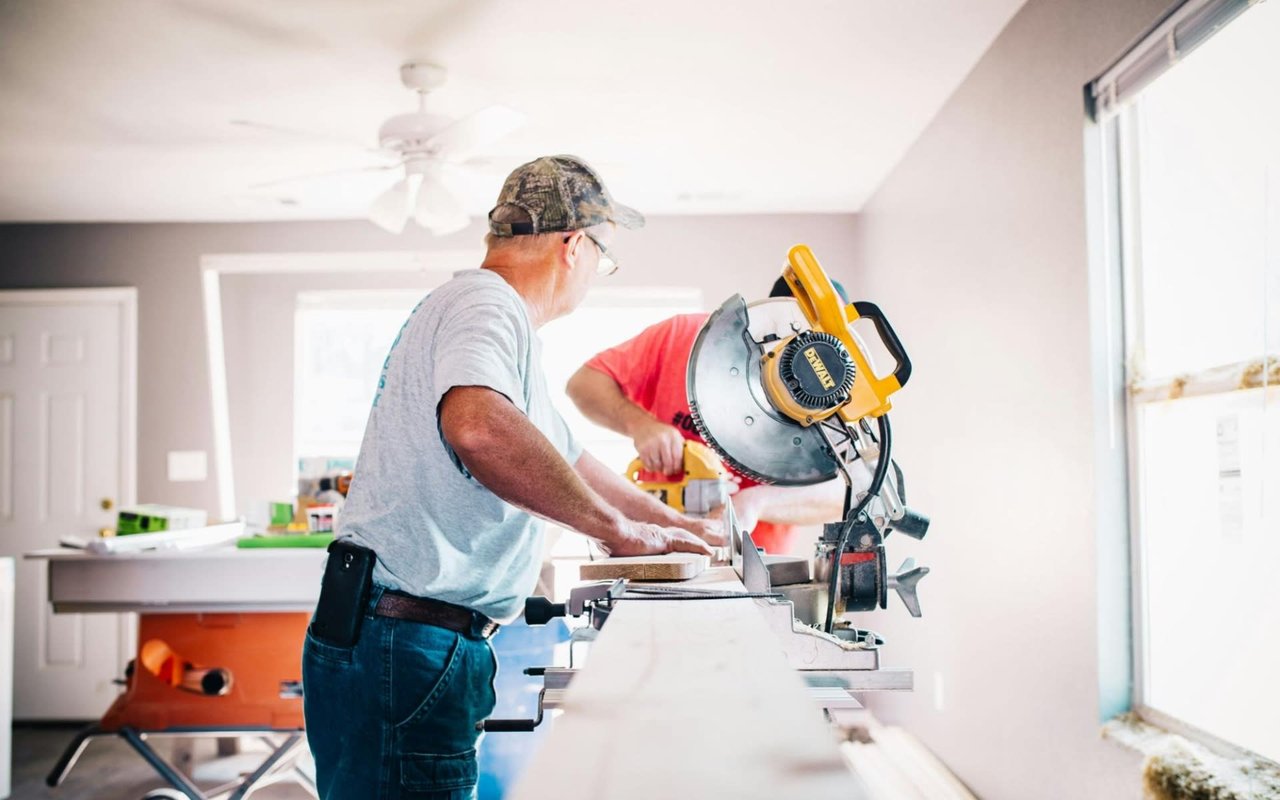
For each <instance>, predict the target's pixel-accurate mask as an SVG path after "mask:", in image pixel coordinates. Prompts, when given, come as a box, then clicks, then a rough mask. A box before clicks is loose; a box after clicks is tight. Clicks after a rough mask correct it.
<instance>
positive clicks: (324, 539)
mask: <svg viewBox="0 0 1280 800" xmlns="http://www.w3.org/2000/svg"><path fill="white" fill-rule="evenodd" d="M332 541H333V534H332V533H282V534H280V535H272V536H250V537H248V538H245V539H241V540H240V541H238V542H236V547H328V546H329V543H330V542H332Z"/></svg>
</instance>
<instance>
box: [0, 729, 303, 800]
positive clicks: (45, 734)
mask: <svg viewBox="0 0 1280 800" xmlns="http://www.w3.org/2000/svg"><path fill="white" fill-rule="evenodd" d="M75 731H76V729H75V728H73V727H65V728H63V727H25V726H15V727H14V730H13V794H12V795H11V797H12V798H13V800H29V799H31V800H34V799H35V798H56V799H57V800H90V798H92V800H141V798H142V797H143V796H144V795H146V794H147V792H149V791H151V790H153V789H159V788H163V787H164V786H165V785H166V784H165V783H164V782H163V781H162V780H161V779H160V777H159V775H157V774H156V772H155V771H154V770H153V769H152V768H151V767H150V766H149V765H148V764H147V763H146V762H145V761H143V760H142V758H141V757H140V756H139V755H138V754H137V753H136V752H134V750H133V748H131V747H130V746H129V745H128V744H127V743H125V741H124V740H123V739H119V738H114V737H112V738H107V737H104V738H100V739H95V740H93V741H91V742H90V743H89V746H88V748H87V749H86V750H85V752H84V754H83V755H82V756H81V757H80V761H79V762H78V763H77V764H76V766H75V768H74V769H72V770H71V773H70V774H69V775H68V776H67V779H66V780H65V781H64V782H63V784H62V785H61V786H59V787H58V788H57V789H50V788H49V787H47V786H45V783H44V779H45V775H47V774H48V772H49V770H50V769H51V768H52V767H53V764H54V762H56V761H57V760H58V757H59V756H60V755H62V750H63V748H65V747H66V745H67V743H68V742H70V741H71V738H72V736H73V735H74V734H75ZM242 741H244V742H245V746H246V747H253V746H255V743H254V742H252V740H242ZM173 743H174V740H166V739H159V740H153V741H152V744H153V745H154V746H155V748H156V750H157V751H159V752H160V754H161V755H163V756H164V757H165V758H166V759H170V758H171V750H172V747H173ZM194 756H195V761H196V763H197V765H198V766H197V767H196V775H197V777H198V778H200V777H209V778H210V779H211V780H208V781H200V784H201V786H202V787H203V788H210V787H212V786H214V785H216V784H218V783H220V782H222V781H224V780H227V779H228V778H229V777H231V776H234V775H235V774H236V773H243V772H247V771H249V770H252V769H253V768H254V767H256V766H257V763H259V762H260V760H261V758H260V754H259V753H256V752H253V753H251V752H246V753H245V754H244V755H241V756H234V757H232V758H229V759H220V760H215V756H216V745H215V742H214V741H213V740H212V739H205V740H199V741H198V742H197V743H196V745H195V748H194ZM218 773H222V774H218ZM252 797H253V798H254V800H302V798H309V797H311V795H309V794H307V793H306V792H305V791H304V790H303V789H302V788H301V787H300V786H298V785H296V784H294V783H279V784H276V785H273V786H267V787H265V788H263V789H261V790H259V791H256V792H254V793H253V795H252Z"/></svg>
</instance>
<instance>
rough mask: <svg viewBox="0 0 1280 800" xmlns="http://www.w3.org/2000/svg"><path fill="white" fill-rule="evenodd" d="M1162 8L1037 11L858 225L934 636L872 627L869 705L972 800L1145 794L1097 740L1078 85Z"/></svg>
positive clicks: (926, 628)
mask: <svg viewBox="0 0 1280 800" xmlns="http://www.w3.org/2000/svg"><path fill="white" fill-rule="evenodd" d="M1165 6H1166V0H1124V1H1123V2H1113V1H1112V0H1081V1H1080V2H1065V1H1064V0H1030V2H1028V3H1027V5H1026V6H1025V7H1024V8H1023V9H1022V10H1021V11H1020V12H1019V13H1018V14H1017V16H1015V17H1014V19H1013V20H1012V21H1011V22H1010V23H1009V25H1008V26H1007V27H1006V29H1005V30H1004V31H1003V32H1002V33H1001V35H1000V36H999V37H998V39H997V40H996V41H995V43H994V44H993V45H992V47H991V49H990V50H989V51H988V52H987V54H986V55H985V56H984V57H983V58H982V60H981V61H980V62H979V63H978V65H977V66H976V67H975V68H974V70H973V72H972V73H971V74H970V75H969V77H968V78H967V79H966V80H965V81H964V83H963V84H962V85H961V86H960V88H959V89H958V90H957V91H956V93H955V94H954V95H953V96H952V98H951V99H950V100H949V101H948V103H947V104H946V105H945V106H944V107H943V109H942V110H941V112H940V113H939V114H938V116H937V118H936V119H935V120H934V121H933V123H932V124H931V125H930V126H929V127H928V129H927V130H926V132H925V133H924V134H923V135H922V136H921V138H920V139H919V140H918V141H917V143H916V144H915V145H914V146H913V147H912V148H911V150H910V151H909V152H908V154H907V156H906V157H905V159H904V160H903V161H902V162H901V163H900V164H899V165H898V166H897V168H896V169H895V170H894V171H893V173H892V174H891V175H890V177H889V178H888V180H887V181H886V182H885V183H884V184H883V185H882V187H881V188H880V190H879V191H878V192H877V193H876V194H875V196H874V197H873V199H872V200H871V202H870V203H869V204H868V205H867V207H866V208H865V209H864V212H863V213H862V214H860V215H858V217H857V219H856V221H855V236H856V238H857V240H858V242H859V247H860V250H859V258H858V261H859V262H860V263H865V264H866V271H865V273H864V274H863V276H862V279H863V281H864V284H863V286H864V289H865V293H866V294H867V295H868V296H870V297H873V298H874V299H876V300H877V301H878V302H879V303H880V304H881V305H882V307H883V308H884V309H885V310H886V312H888V313H889V314H890V316H891V318H892V320H893V321H894V324H895V326H896V327H897V329H898V331H899V333H900V334H901V335H902V337H903V339H904V341H905V343H906V346H907V349H908V350H909V352H910V354H911V356H912V359H913V361H914V365H915V372H914V374H913V377H912V379H911V382H910V384H909V385H908V386H907V388H906V390H905V391H903V392H902V393H901V395H900V399H899V400H897V401H895V413H894V414H893V415H892V416H893V418H894V421H895V423H896V425H895V434H896V436H895V443H896V445H897V448H896V453H897V455H898V458H899V460H900V462H901V465H902V467H903V469H904V470H905V471H906V476H907V486H908V500H909V501H910V502H911V503H912V505H917V506H919V508H920V509H921V510H922V511H925V512H927V513H929V514H931V515H932V516H933V518H934V522H933V529H932V531H931V532H930V534H929V537H928V539H926V540H925V541H924V542H922V543H917V542H911V541H907V542H896V543H891V547H890V553H891V556H892V558H893V559H894V560H895V562H896V559H900V558H903V557H906V556H916V557H917V558H919V559H920V560H922V561H923V562H925V563H929V564H932V565H933V566H934V567H935V569H934V572H933V573H932V574H931V575H929V576H928V578H926V579H925V581H924V583H923V584H922V588H921V602H922V605H923V607H924V612H925V616H924V618H923V619H920V620H911V619H908V618H907V617H906V614H905V613H903V612H902V611H901V609H900V608H899V609H897V610H896V611H891V612H887V613H883V614H881V615H878V616H876V617H874V618H868V619H867V620H866V623H867V624H868V625H870V626H873V627H877V628H879V629H881V630H883V631H884V632H885V633H886V634H887V635H888V638H889V646H888V647H887V648H886V650H885V658H886V661H888V662H889V663H891V664H901V665H909V666H911V667H913V668H915V669H916V686H917V689H916V691H915V692H914V693H913V694H909V695H905V694H904V695H897V696H892V697H889V696H881V697H878V698H876V700H875V701H873V706H874V708H875V709H876V711H877V713H879V714H880V715H881V716H882V717H884V718H885V719H887V720H889V721H893V722H900V723H902V724H904V725H905V726H907V728H908V729H910V730H911V731H912V732H913V733H915V734H916V735H917V736H919V737H920V738H921V739H923V740H924V742H925V743H926V744H927V745H928V746H929V747H930V748H932V749H933V750H934V751H935V752H937V753H938V755H939V756H941V757H942V759H943V760H945V761H946V762H947V763H948V764H949V765H950V766H951V767H952V768H953V769H954V770H955V771H956V772H957V773H958V774H959V776H960V777H961V778H962V779H963V780H964V781H965V782H966V783H968V784H969V785H970V786H971V787H972V788H973V789H974V790H975V791H976V792H977V793H978V794H979V795H980V796H982V797H984V798H987V799H988V800H1000V798H1011V799H1016V800H1023V799H1024V798H1037V799H1038V800H1039V799H1041V798H1080V799H1081V800H1083V799H1084V798H1089V799H1090V800H1092V798H1103V797H1105V798H1126V797H1132V798H1136V797H1138V796H1140V784H1139V778H1138V759H1137V756H1135V755H1132V754H1130V753H1129V752H1127V751H1124V750H1121V749H1120V748H1118V747H1117V746H1116V745H1114V744H1111V743H1109V742H1104V741H1102V740H1101V738H1100V736H1099V714H1098V707H1099V703H1098V669H1097V663H1098V646H1097V633H1096V625H1097V613H1098V608H1097V601H1096V597H1097V592H1096V588H1095V587H1096V580H1097V569H1096V565H1095V555H1096V552H1095V551H1096V547H1095V535H1094V532H1095V520H1094V502H1095V500H1094V496H1095V495H1094V491H1095V486H1094V462H1093V450H1092V447H1093V439H1092V433H1091V432H1092V429H1093V425H1094V419H1093V418H1092V406H1091V397H1092V396H1091V383H1090V382H1091V364H1090V330H1089V316H1088V313H1087V311H1088V307H1089V301H1090V298H1089V291H1088V265H1087V255H1086V254H1087V240H1086V226H1085V172H1084V170H1085V164H1084V156H1083V131H1084V126H1085V120H1084V112H1083V102H1082V87H1083V85H1084V84H1085V82H1086V81H1088V80H1089V79H1091V78H1093V77H1094V76H1095V74H1096V73H1097V72H1098V71H1100V70H1101V69H1102V68H1104V67H1105V66H1106V65H1107V62H1108V61H1110V59H1111V58H1112V57H1114V56H1116V55H1118V53H1119V52H1120V50H1121V49H1123V48H1124V47H1125V45H1126V44H1127V43H1128V42H1129V41H1130V40H1132V39H1133V38H1135V37H1136V36H1138V35H1139V34H1141V33H1142V32H1143V30H1144V29H1145V28H1146V27H1147V25H1149V24H1150V23H1152V22H1153V21H1154V20H1155V19H1156V18H1157V17H1158V16H1159V15H1160V14H1161V13H1162V12H1163V11H1164V9H1165Z"/></svg>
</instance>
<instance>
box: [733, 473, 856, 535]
mask: <svg viewBox="0 0 1280 800" xmlns="http://www.w3.org/2000/svg"><path fill="white" fill-rule="evenodd" d="M748 492H749V493H751V494H752V495H753V497H752V498H751V501H752V502H754V503H756V504H757V505H756V508H757V509H759V512H758V515H757V518H758V519H759V520H760V521H761V522H772V523H775V524H778V525H814V524H817V523H824V522H835V521H837V520H838V519H840V515H841V514H842V513H843V512H844V492H845V484H844V481H842V480H832V481H827V482H826V483H819V484H815V485H813V486H753V487H751V488H750V489H743V490H742V491H741V492H739V493H738V494H739V495H744V494H745V493H748Z"/></svg>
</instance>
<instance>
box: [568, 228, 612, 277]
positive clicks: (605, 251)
mask: <svg viewBox="0 0 1280 800" xmlns="http://www.w3.org/2000/svg"><path fill="white" fill-rule="evenodd" d="M582 235H583V236H585V237H587V238H588V239H590V240H591V243H592V244H594V245H595V246H596V249H597V250H599V251H600V261H599V263H597V264H596V274H597V275H612V274H613V273H615V272H617V271H618V259H616V258H614V257H613V253H610V252H609V248H607V247H605V246H604V245H603V244H602V243H601V242H600V240H599V239H597V238H596V237H594V236H592V235H591V232H590V231H588V230H583V231H582ZM572 238H573V234H569V235H568V236H566V237H564V241H565V244H568V243H569V240H570V239H572Z"/></svg>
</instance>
